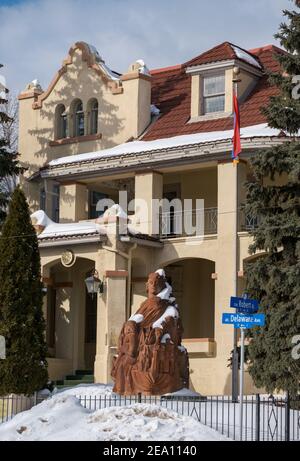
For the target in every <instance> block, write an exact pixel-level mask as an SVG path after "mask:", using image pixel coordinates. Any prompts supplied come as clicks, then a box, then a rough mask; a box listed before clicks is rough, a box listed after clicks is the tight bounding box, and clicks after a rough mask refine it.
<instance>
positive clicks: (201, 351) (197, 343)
mask: <svg viewBox="0 0 300 461" xmlns="http://www.w3.org/2000/svg"><path fill="white" fill-rule="evenodd" d="M182 344H183V346H184V347H185V348H186V350H187V352H188V354H189V356H191V357H200V358H201V357H215V356H216V341H215V340H214V339H213V338H184V339H183V340H182Z"/></svg>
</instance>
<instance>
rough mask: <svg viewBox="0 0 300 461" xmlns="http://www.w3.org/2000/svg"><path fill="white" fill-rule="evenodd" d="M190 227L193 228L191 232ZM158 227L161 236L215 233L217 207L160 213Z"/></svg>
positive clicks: (216, 227)
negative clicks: (159, 224)
mask: <svg viewBox="0 0 300 461" xmlns="http://www.w3.org/2000/svg"><path fill="white" fill-rule="evenodd" d="M192 227H193V228H194V229H195V231H194V232H193V233H192V232H191V230H192V229H191V228H192ZM196 228H197V230H196ZM160 229H161V235H160V236H161V238H172V237H173V238H174V237H181V236H189V235H190V236H193V235H201V234H202V235H212V234H216V233H217V231H218V209H217V208H204V209H202V210H201V209H195V210H185V211H168V212H165V213H162V214H161V226H160ZM199 231H200V234H199Z"/></svg>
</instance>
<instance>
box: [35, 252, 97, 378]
mask: <svg viewBox="0 0 300 461" xmlns="http://www.w3.org/2000/svg"><path fill="white" fill-rule="evenodd" d="M94 268H95V261H93V260H90V259H87V258H81V257H77V259H76V261H75V263H74V265H73V266H71V267H64V266H63V265H62V263H61V261H60V259H59V260H56V261H52V262H51V263H49V264H48V265H46V266H44V267H43V272H44V273H45V272H46V273H47V278H46V283H47V295H46V296H45V302H44V310H45V317H46V339H47V344H48V351H49V357H50V358H52V359H53V360H52V361H50V362H51V363H52V362H53V364H54V368H55V367H58V366H59V367H60V368H61V369H63V370H64V373H63V372H58V371H57V372H56V371H55V372H54V375H58V374H62V375H63V374H67V373H70V372H74V371H75V370H76V369H86V368H88V369H92V368H93V365H94V361H95V353H96V326H97V317H96V316H97V296H96V295H95V296H94V298H92V297H91V295H89V294H88V293H87V290H86V286H85V278H86V277H87V275H88V274H90V272H91V271H92V270H93V269H94ZM50 362H49V363H50ZM50 374H51V373H50Z"/></svg>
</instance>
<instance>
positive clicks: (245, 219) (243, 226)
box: [238, 206, 260, 232]
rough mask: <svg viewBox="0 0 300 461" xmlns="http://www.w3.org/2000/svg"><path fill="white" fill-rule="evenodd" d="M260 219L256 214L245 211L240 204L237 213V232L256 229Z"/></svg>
mask: <svg viewBox="0 0 300 461" xmlns="http://www.w3.org/2000/svg"><path fill="white" fill-rule="evenodd" d="M259 222H260V219H259V217H257V216H251V215H250V214H248V213H246V211H245V207H244V206H241V208H240V209H239V214H238V231H239V232H250V231H252V230H253V229H256V228H257V226H258V225H259Z"/></svg>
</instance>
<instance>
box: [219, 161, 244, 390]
mask: <svg viewBox="0 0 300 461" xmlns="http://www.w3.org/2000/svg"><path fill="white" fill-rule="evenodd" d="M238 168H239V166H236V165H234V164H233V162H232V161H230V160H228V161H224V162H220V163H219V164H218V252H217V258H216V273H217V280H216V282H215V283H216V286H215V288H216V290H215V293H216V299H215V337H216V342H217V357H216V361H217V362H218V364H217V366H216V374H217V376H216V380H218V382H219V383H220V386H222V388H223V392H225V393H227V392H228V393H230V392H231V370H230V369H229V368H228V367H227V365H228V359H229V358H230V352H231V350H232V349H233V326H232V325H230V326H229V325H222V313H223V312H230V311H231V308H230V307H229V301H230V296H234V295H235V289H236V279H237V271H236V257H237V248H236V245H237V237H236V235H235V229H236V219H237V206H236V189H235V188H236V187H237V174H238Z"/></svg>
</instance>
